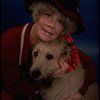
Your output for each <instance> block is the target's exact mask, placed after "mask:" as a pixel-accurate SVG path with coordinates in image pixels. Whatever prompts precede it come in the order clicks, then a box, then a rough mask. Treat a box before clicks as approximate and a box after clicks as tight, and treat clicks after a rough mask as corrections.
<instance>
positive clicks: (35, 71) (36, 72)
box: [30, 70, 41, 79]
mask: <svg viewBox="0 0 100 100" xmlns="http://www.w3.org/2000/svg"><path fill="white" fill-rule="evenodd" d="M30 74H31V77H32V78H34V79H36V78H38V77H39V76H40V75H41V73H40V71H39V70H34V71H32V72H31V73H30Z"/></svg>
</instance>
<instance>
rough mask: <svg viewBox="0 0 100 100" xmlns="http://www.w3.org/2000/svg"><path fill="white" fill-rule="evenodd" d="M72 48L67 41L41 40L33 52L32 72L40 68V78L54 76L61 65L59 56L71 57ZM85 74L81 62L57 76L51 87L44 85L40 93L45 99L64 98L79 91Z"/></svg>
mask: <svg viewBox="0 0 100 100" xmlns="http://www.w3.org/2000/svg"><path fill="white" fill-rule="evenodd" d="M70 50H71V49H70V47H69V46H68V45H67V43H66V42H65V41H59V40H55V41H52V42H48V43H47V42H46V43H42V42H40V43H39V44H38V45H37V46H36V47H35V48H34V49H33V52H32V56H33V64H32V66H31V68H30V73H31V72H32V71H33V72H34V71H37V70H38V72H40V75H39V76H38V78H39V79H46V78H48V77H50V76H51V77H52V74H53V72H54V71H55V70H57V69H58V68H59V67H60V66H59V64H58V60H59V58H60V57H63V58H64V59H66V58H67V59H70ZM66 52H67V53H66ZM84 76H85V71H84V69H83V68H82V65H81V63H80V64H79V65H78V67H77V68H76V70H74V71H72V72H70V73H66V75H64V76H63V77H61V78H55V79H54V80H53V82H52V84H51V86H50V87H48V88H44V87H43V88H42V89H41V91H40V94H41V95H42V96H43V98H44V100H63V97H64V96H66V97H68V96H70V95H72V94H74V93H76V92H78V91H79V89H80V88H81V86H82V84H83V82H84ZM85 98H87V97H85ZM84 100H92V99H84ZM94 100H96V99H94Z"/></svg>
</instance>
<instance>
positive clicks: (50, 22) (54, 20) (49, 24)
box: [48, 18, 56, 28]
mask: <svg viewBox="0 0 100 100" xmlns="http://www.w3.org/2000/svg"><path fill="white" fill-rule="evenodd" d="M55 25H56V19H54V18H52V19H50V21H49V23H48V26H49V27H51V28H54V27H55Z"/></svg>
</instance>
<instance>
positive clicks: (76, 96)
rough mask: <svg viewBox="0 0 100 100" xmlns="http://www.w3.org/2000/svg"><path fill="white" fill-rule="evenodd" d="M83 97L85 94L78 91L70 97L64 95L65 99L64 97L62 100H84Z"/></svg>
mask: <svg viewBox="0 0 100 100" xmlns="http://www.w3.org/2000/svg"><path fill="white" fill-rule="evenodd" d="M82 98H83V96H82V95H81V94H80V93H79V92H77V93H75V94H73V95H71V96H70V97H64V99H62V100H82Z"/></svg>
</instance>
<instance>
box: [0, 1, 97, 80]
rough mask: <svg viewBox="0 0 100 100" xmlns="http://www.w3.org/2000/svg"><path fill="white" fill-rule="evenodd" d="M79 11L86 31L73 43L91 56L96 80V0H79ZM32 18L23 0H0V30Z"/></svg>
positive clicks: (2, 30)
mask: <svg viewBox="0 0 100 100" xmlns="http://www.w3.org/2000/svg"><path fill="white" fill-rule="evenodd" d="M80 1H81V2H80V13H81V15H82V16H83V19H84V23H85V24H86V26H87V31H86V32H84V33H82V34H80V35H76V36H74V39H75V43H76V45H77V46H78V48H80V49H81V50H82V51H84V52H85V53H86V54H88V55H89V56H91V57H92V58H93V60H94V62H95V63H96V66H97V67H96V68H97V81H98V79H99V61H98V60H99V53H98V51H99V50H98V48H99V47H98V40H99V38H98V36H99V23H98V21H99V19H98V18H99V16H98V12H99V11H98V7H99V6H98V3H99V2H98V1H97V0H80ZM31 21H32V18H31V15H30V14H29V13H27V11H26V10H25V8H24V0H1V32H4V31H6V30H7V29H9V28H12V27H15V26H18V25H21V24H25V23H27V22H31Z"/></svg>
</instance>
